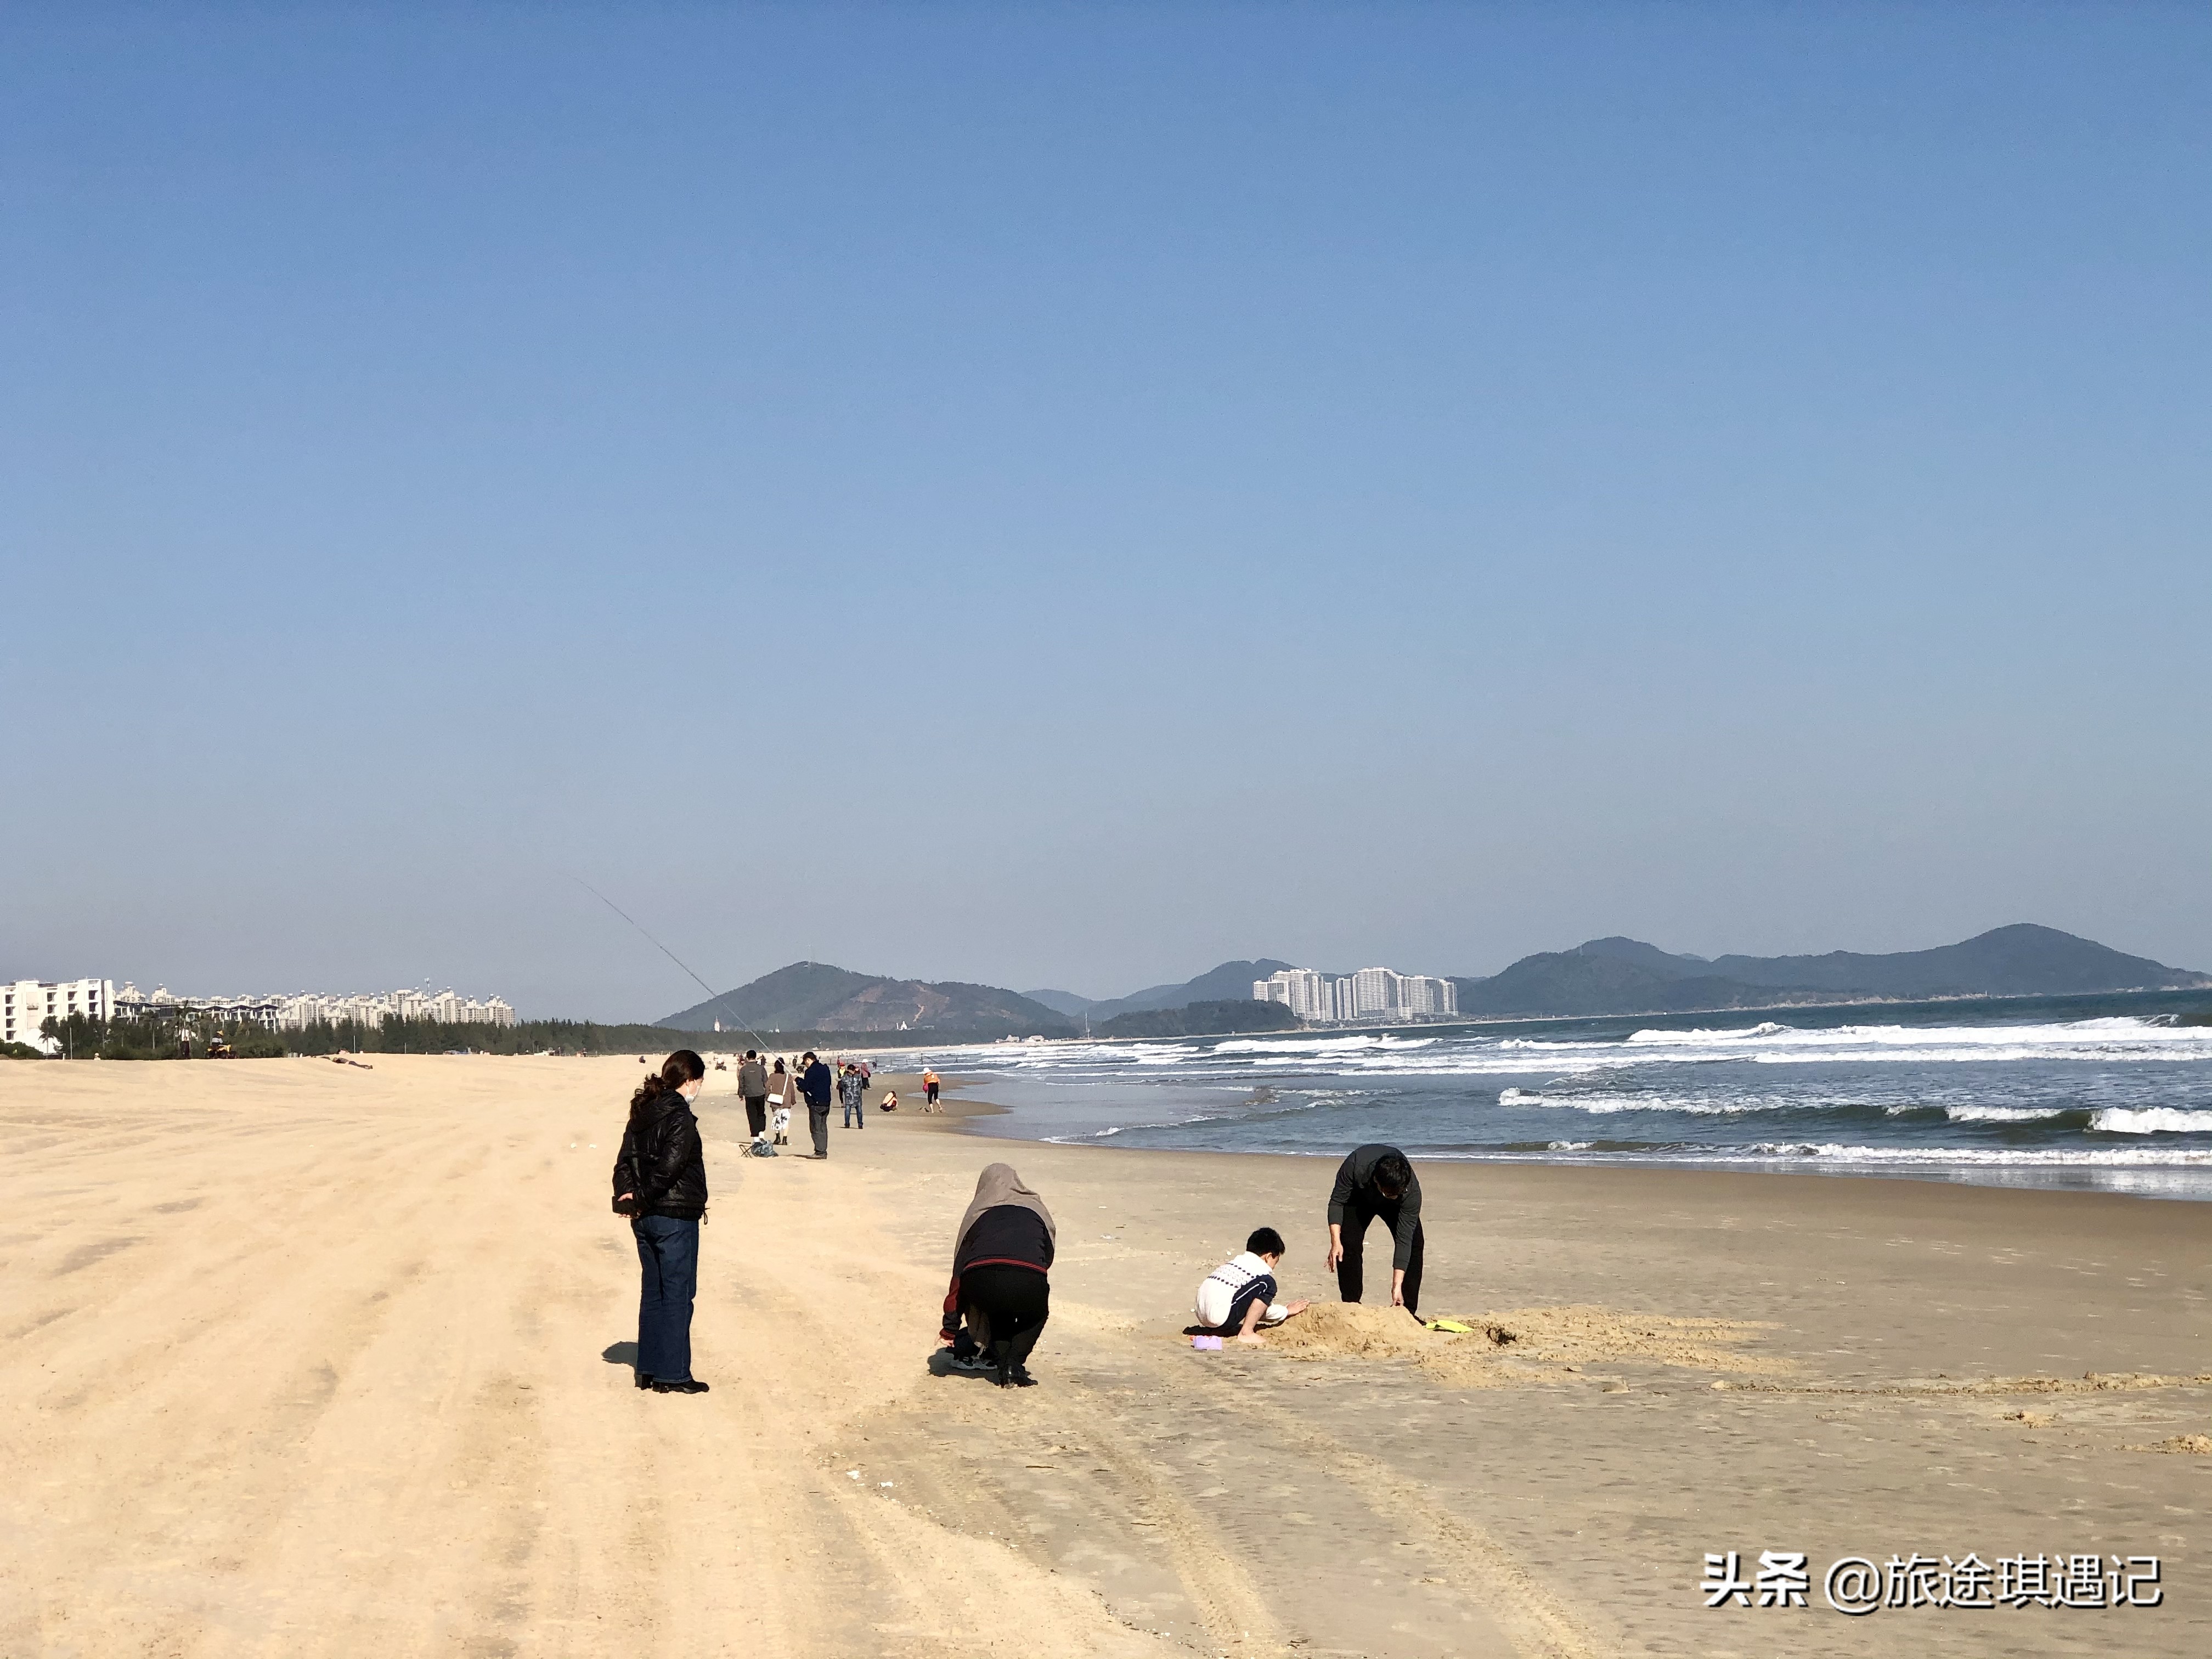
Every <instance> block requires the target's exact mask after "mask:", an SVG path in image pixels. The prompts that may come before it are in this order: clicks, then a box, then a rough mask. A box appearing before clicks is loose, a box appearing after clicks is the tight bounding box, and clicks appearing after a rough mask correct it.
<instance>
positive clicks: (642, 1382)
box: [637, 1371, 653, 1389]
mask: <svg viewBox="0 0 2212 1659" xmlns="http://www.w3.org/2000/svg"><path fill="white" fill-rule="evenodd" d="M637 1386H638V1387H639V1388H641V1389H649V1388H651V1387H652V1386H653V1375H652V1373H651V1372H649V1371H640V1372H639V1373H638V1374H637Z"/></svg>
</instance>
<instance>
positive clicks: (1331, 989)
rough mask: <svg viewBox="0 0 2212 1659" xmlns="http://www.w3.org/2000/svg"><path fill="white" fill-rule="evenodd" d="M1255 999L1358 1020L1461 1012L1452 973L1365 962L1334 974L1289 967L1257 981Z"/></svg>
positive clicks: (1307, 1013) (1315, 1016) (1306, 1013)
mask: <svg viewBox="0 0 2212 1659" xmlns="http://www.w3.org/2000/svg"><path fill="white" fill-rule="evenodd" d="M1252 999H1253V1000H1254V1001H1255V1002H1279V1003H1282V1004H1283V1005H1285V1006H1286V1007H1288V1008H1289V1009H1290V1011H1291V1012H1292V1013H1294V1014H1296V1015H1297V1016H1298V1018H1301V1019H1308V1020H1316V1021H1327V1020H1334V1021H1352V1020H1370V1019H1397V1018H1408V1019H1410V1018H1419V1017H1421V1016H1424V1015H1433V1014H1455V1013H1457V1012H1459V987H1457V986H1455V985H1454V984H1453V983H1452V982H1451V981H1449V980H1448V979H1438V978H1436V977H1433V976H1431V975H1425V974H1401V973H1396V972H1394V971H1393V970H1391V969H1388V968H1362V969H1360V970H1359V971H1358V973H1356V974H1352V975H1348V976H1347V977H1346V978H1343V979H1334V980H1333V979H1331V978H1329V977H1328V975H1325V974H1317V973H1315V972H1314V971H1313V970H1312V969H1309V968H1285V969H1283V970H1282V971H1281V972H1279V973H1276V974H1272V975H1269V976H1268V977H1267V978H1266V979H1255V980H1254V981H1252Z"/></svg>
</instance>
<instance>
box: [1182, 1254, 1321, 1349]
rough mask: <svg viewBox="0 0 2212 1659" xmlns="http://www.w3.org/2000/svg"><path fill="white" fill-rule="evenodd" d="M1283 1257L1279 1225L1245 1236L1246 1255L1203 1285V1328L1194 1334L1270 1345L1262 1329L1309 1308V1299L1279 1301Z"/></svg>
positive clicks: (1199, 1313)
mask: <svg viewBox="0 0 2212 1659" xmlns="http://www.w3.org/2000/svg"><path fill="white" fill-rule="evenodd" d="M1282 1261H1283V1236H1282V1234H1280V1233H1279V1232H1277V1231H1275V1230H1274V1229H1273V1227H1255V1228H1254V1229H1253V1230H1252V1236H1251V1237H1249V1238H1248V1239H1246V1240H1245V1241H1244V1254H1243V1255H1239V1256H1234V1257H1232V1258H1231V1259H1230V1260H1229V1261H1225V1262H1223V1263H1222V1264H1221V1265H1220V1266H1219V1267H1216V1268H1215V1269H1214V1270H1213V1271H1212V1273H1208V1274H1207V1275H1206V1279H1205V1282H1204V1283H1203V1284H1201V1285H1200V1286H1199V1287H1198V1301H1197V1304H1196V1305H1195V1306H1194V1308H1193V1309H1192V1310H1191V1311H1192V1312H1193V1313H1194V1315H1195V1316H1197V1319H1198V1326H1199V1327H1200V1328H1202V1329H1194V1334H1204V1335H1207V1336H1233V1337H1235V1338H1236V1339H1237V1340H1238V1341H1239V1342H1243V1343H1246V1344H1249V1346H1252V1347H1255V1348H1257V1347H1261V1346H1264V1345H1263V1344H1262V1343H1261V1340H1260V1332H1261V1330H1263V1329H1267V1328H1272V1327H1273V1326H1276V1325H1279V1324H1281V1323H1282V1322H1284V1321H1285V1319H1289V1318H1291V1317H1293V1316H1296V1315H1298V1314H1302V1313H1304V1311H1305V1310H1306V1309H1307V1307H1308V1306H1309V1305H1310V1304H1306V1303H1304V1302H1292V1303H1289V1304H1284V1303H1279V1302H1277V1301H1276V1300H1275V1269H1276V1268H1277V1267H1280V1266H1281V1265H1282Z"/></svg>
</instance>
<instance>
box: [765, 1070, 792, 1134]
mask: <svg viewBox="0 0 2212 1659" xmlns="http://www.w3.org/2000/svg"><path fill="white" fill-rule="evenodd" d="M768 1107H769V1114H770V1115H771V1117H772V1119H773V1121H774V1122H775V1145H777V1146H789V1145H791V1073H788V1072H787V1071H785V1070H784V1069H783V1056H782V1055H781V1054H778V1055H777V1056H776V1057H775V1071H773V1072H771V1073H769V1079H768Z"/></svg>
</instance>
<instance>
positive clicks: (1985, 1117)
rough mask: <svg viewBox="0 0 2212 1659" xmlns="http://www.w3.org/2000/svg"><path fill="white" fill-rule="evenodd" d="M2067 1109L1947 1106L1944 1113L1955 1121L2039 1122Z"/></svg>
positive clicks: (2050, 1107) (2060, 1107)
mask: <svg viewBox="0 0 2212 1659" xmlns="http://www.w3.org/2000/svg"><path fill="white" fill-rule="evenodd" d="M2064 1110H2065V1108H2064V1107H2063V1106H1946V1107H1945V1108H1944V1109H1943V1115H1944V1116H1946V1117H1948V1118H1949V1119H1950V1120H1951V1121H1952V1122H1954V1123H2038V1122H2040V1121H2043V1120H2044V1119H2045V1118H2051V1117H2057V1115H2059V1114H2060V1113H2061V1112H2063V1111H2064Z"/></svg>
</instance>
